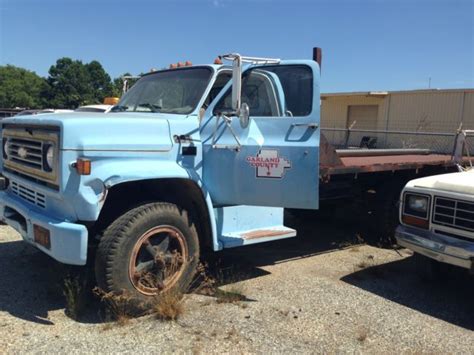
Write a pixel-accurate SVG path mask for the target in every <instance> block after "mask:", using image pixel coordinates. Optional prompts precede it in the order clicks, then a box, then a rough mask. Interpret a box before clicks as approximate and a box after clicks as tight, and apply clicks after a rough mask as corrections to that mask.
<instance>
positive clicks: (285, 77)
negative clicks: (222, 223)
mask: <svg viewBox="0 0 474 355" xmlns="http://www.w3.org/2000/svg"><path fill="white" fill-rule="evenodd" d="M242 102H245V103H247V104H248V105H249V107H250V122H249V125H248V126H247V127H245V128H243V127H241V124H240V121H239V118H238V117H232V121H231V122H230V127H228V126H227V125H226V124H225V122H224V120H223V119H219V120H218V116H217V113H218V112H225V111H230V106H231V83H229V84H228V85H227V86H226V87H224V89H223V90H222V92H221V93H220V94H219V95H218V96H217V97H216V99H215V100H214V102H213V103H211V105H210V106H209V107H208V109H207V111H206V113H205V116H204V118H203V120H202V123H201V137H202V140H203V180H204V184H205V186H206V188H207V189H208V191H209V193H210V196H211V198H212V201H213V203H214V205H216V206H225V205H254V206H275V207H287V208H306V209H316V208H318V182H319V128H318V127H319V116H320V113H319V107H320V101H319V67H318V65H317V63H315V62H313V61H285V62H281V63H280V64H277V65H274V64H272V65H264V66H263V65H253V66H250V67H249V68H247V70H245V71H244V73H243V80H242ZM232 131H233V132H232ZM234 134H235V136H234Z"/></svg>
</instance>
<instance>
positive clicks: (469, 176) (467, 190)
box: [407, 169, 474, 195]
mask: <svg viewBox="0 0 474 355" xmlns="http://www.w3.org/2000/svg"><path fill="white" fill-rule="evenodd" d="M407 187H421V188H426V189H436V190H441V191H448V192H457V193H462V194H468V195H474V169H470V170H468V171H465V172H460V173H450V174H442V175H435V176H428V177H424V178H421V179H415V180H412V181H410V182H408V184H407Z"/></svg>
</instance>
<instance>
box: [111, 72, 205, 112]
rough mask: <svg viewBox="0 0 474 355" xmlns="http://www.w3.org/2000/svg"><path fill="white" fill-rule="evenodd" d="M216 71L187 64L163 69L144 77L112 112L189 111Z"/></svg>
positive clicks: (193, 107)
mask: <svg viewBox="0 0 474 355" xmlns="http://www.w3.org/2000/svg"><path fill="white" fill-rule="evenodd" d="M211 75H212V71H211V69H209V68H203V67H200V68H183V69H172V70H166V71H159V72H156V73H153V74H148V75H146V76H144V77H143V78H141V79H140V80H139V81H138V82H137V83H136V84H135V85H134V86H133V87H132V88H131V89H130V90H129V91H128V92H127V93H126V94H125V95H124V96H123V97H122V99H121V100H120V102H119V103H118V105H116V106H114V107H113V108H112V110H111V112H161V113H176V114H189V113H191V112H193V111H194V109H195V108H196V106H197V104H198V103H199V100H200V99H201V97H202V96H203V94H204V91H205V90H206V87H207V85H208V84H209V80H210V79H211Z"/></svg>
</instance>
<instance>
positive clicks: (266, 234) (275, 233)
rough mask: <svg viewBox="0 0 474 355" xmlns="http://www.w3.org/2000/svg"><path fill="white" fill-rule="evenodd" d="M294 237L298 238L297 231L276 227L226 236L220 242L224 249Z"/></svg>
mask: <svg viewBox="0 0 474 355" xmlns="http://www.w3.org/2000/svg"><path fill="white" fill-rule="evenodd" d="M292 237H296V230H294V229H291V228H288V227H285V226H276V227H269V228H265V229H252V230H248V231H244V232H234V233H228V234H224V235H222V236H221V238H220V241H221V242H222V244H223V245H224V248H233V247H239V246H242V245H250V244H257V243H264V242H270V241H274V240H279V239H285V238H292Z"/></svg>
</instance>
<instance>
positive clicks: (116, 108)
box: [110, 105, 128, 112]
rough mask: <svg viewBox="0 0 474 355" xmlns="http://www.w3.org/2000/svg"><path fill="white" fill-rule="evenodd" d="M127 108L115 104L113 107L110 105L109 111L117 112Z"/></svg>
mask: <svg viewBox="0 0 474 355" xmlns="http://www.w3.org/2000/svg"><path fill="white" fill-rule="evenodd" d="M127 109H128V106H124V105H115V106H114V107H112V108H111V109H110V112H117V111H120V112H122V111H127Z"/></svg>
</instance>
